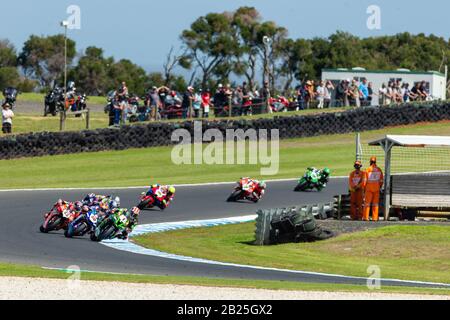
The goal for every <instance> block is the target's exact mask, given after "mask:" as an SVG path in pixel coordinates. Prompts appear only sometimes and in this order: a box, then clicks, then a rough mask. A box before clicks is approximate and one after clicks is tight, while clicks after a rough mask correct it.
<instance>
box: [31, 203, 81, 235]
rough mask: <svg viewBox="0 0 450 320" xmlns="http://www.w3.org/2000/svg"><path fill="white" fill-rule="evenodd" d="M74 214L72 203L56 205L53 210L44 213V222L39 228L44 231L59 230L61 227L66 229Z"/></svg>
mask: <svg viewBox="0 0 450 320" xmlns="http://www.w3.org/2000/svg"><path fill="white" fill-rule="evenodd" d="M72 215H73V210H71V208H70V204H63V205H60V206H54V207H53V208H52V210H50V211H49V212H48V213H46V214H45V215H44V223H43V224H42V225H41V226H40V228H39V230H40V231H41V232H42V233H49V232H51V231H59V230H61V229H64V230H65V229H67V226H68V224H69V222H70V217H71V216H72Z"/></svg>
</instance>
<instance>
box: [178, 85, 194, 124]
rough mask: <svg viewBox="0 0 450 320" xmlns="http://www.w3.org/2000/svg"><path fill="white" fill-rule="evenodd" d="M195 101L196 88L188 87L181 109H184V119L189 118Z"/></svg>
mask: <svg viewBox="0 0 450 320" xmlns="http://www.w3.org/2000/svg"><path fill="white" fill-rule="evenodd" d="M193 102H194V88H193V87H188V88H187V90H186V92H185V93H184V95H183V102H182V104H181V109H182V110H183V119H187V117H188V115H190V114H191V112H192V110H191V108H192V103H193Z"/></svg>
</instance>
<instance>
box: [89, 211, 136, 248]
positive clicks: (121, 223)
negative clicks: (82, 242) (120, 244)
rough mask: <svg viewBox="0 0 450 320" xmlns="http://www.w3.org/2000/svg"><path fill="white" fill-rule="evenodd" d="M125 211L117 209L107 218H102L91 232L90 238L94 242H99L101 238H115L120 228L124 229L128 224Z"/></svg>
mask: <svg viewBox="0 0 450 320" xmlns="http://www.w3.org/2000/svg"><path fill="white" fill-rule="evenodd" d="M125 212H126V211H125ZM125 212H124V211H121V210H117V211H115V212H114V213H113V214H111V215H109V216H108V217H107V218H105V219H103V221H102V222H101V223H100V224H99V225H98V227H97V228H96V229H95V231H94V232H92V233H91V240H92V241H94V242H101V241H103V240H112V239H115V238H117V236H118V235H119V234H120V232H121V230H124V229H125V228H126V227H127V225H128V218H127V216H126V215H125Z"/></svg>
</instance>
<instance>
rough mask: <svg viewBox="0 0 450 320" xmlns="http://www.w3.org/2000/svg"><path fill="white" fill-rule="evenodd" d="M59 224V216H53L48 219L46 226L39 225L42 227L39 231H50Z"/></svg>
mask: <svg viewBox="0 0 450 320" xmlns="http://www.w3.org/2000/svg"><path fill="white" fill-rule="evenodd" d="M60 224H61V217H58V216H53V217H52V218H51V219H50V221H49V222H48V223H47V228H44V226H41V228H42V229H41V232H43V233H49V232H50V231H53V230H56V229H57V228H58V226H59V225H60ZM42 230H43V231H42Z"/></svg>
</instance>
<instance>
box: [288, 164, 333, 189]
mask: <svg viewBox="0 0 450 320" xmlns="http://www.w3.org/2000/svg"><path fill="white" fill-rule="evenodd" d="M330 176H331V171H330V169H328V168H325V169H323V170H317V169H316V168H308V170H307V171H306V173H305V175H304V176H303V177H302V178H301V179H300V180H299V182H298V185H297V187H295V190H294V191H296V192H299V191H309V190H314V189H316V190H317V191H319V192H320V191H322V190H323V189H325V188H326V187H327V184H328V181H329V179H330Z"/></svg>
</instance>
